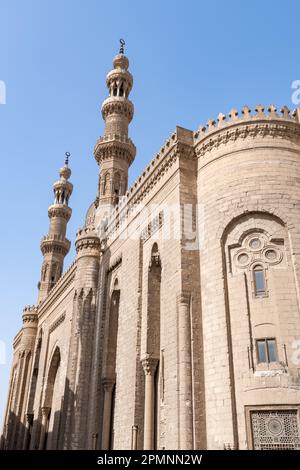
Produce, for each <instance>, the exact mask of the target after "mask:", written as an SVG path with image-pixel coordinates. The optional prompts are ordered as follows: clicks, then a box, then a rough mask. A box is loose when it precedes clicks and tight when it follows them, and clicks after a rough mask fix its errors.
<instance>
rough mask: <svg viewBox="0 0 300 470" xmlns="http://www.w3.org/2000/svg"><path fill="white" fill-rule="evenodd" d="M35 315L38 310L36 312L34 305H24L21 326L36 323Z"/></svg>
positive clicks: (36, 316)
mask: <svg viewBox="0 0 300 470" xmlns="http://www.w3.org/2000/svg"><path fill="white" fill-rule="evenodd" d="M37 313H38V310H37V307H36V306H35V305H26V306H25V307H24V308H23V315H22V319H23V324H26V323H30V324H31V323H37V321H38V315H37Z"/></svg>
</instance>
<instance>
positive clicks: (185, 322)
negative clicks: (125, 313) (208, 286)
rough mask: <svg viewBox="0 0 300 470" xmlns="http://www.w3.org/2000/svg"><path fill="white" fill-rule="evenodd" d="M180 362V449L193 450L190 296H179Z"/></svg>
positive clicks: (186, 294) (185, 294)
mask: <svg viewBox="0 0 300 470" xmlns="http://www.w3.org/2000/svg"><path fill="white" fill-rule="evenodd" d="M177 311H178V362H179V430H180V431H179V449H183V450H189V449H193V408H192V397H193V391H192V353H191V316H190V294H189V293H188V292H181V293H180V294H179V295H178V296H177Z"/></svg>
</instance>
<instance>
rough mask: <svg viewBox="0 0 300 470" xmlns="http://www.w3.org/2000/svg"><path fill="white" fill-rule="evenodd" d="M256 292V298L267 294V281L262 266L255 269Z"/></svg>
mask: <svg viewBox="0 0 300 470" xmlns="http://www.w3.org/2000/svg"><path fill="white" fill-rule="evenodd" d="M253 280H254V292H255V296H256V297H259V296H262V295H265V294H266V279H265V272H264V268H263V267H262V266H261V265H259V264H258V265H256V266H255V267H254V268H253Z"/></svg>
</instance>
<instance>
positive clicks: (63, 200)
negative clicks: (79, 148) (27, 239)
mask: <svg viewBox="0 0 300 470" xmlns="http://www.w3.org/2000/svg"><path fill="white" fill-rule="evenodd" d="M65 157H66V158H65V164H64V166H63V167H62V168H61V169H60V172H59V175H60V179H59V180H58V181H56V182H55V183H54V184H53V191H54V204H52V205H51V206H49V209H48V216H49V219H50V224H49V232H48V235H46V236H45V237H43V238H42V241H41V251H42V253H43V256H44V261H43V265H42V273H41V280H40V282H39V285H38V287H39V297H38V301H39V302H41V301H42V300H43V299H44V298H45V297H46V296H47V294H48V293H49V292H50V290H51V289H52V287H53V286H54V285H55V283H56V282H57V281H58V279H59V278H60V276H61V274H62V271H63V264H64V258H65V256H66V254H67V253H68V252H69V249H70V241H69V240H68V239H67V238H66V231H67V223H68V221H69V219H70V217H71V214H72V209H71V208H70V207H69V205H68V204H69V198H70V196H71V194H72V191H73V185H72V183H71V182H70V181H68V180H69V178H70V176H71V169H70V168H69V157H70V153H69V152H66V153H65Z"/></svg>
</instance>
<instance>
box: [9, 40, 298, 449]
mask: <svg viewBox="0 0 300 470" xmlns="http://www.w3.org/2000/svg"><path fill="white" fill-rule="evenodd" d="M128 66H129V62H128V59H127V57H126V56H125V55H124V51H123V46H122V47H121V50H120V54H118V55H117V56H116V57H115V59H114V69H113V70H112V71H111V72H110V73H109V74H108V76H107V87H108V90H109V97H108V99H107V100H105V101H104V103H103V106H102V115H103V118H104V120H105V133H104V137H101V138H100V139H99V140H98V142H97V143H96V146H95V158H96V161H97V163H98V164H99V165H100V171H99V185H98V192H97V196H96V199H95V201H94V202H93V203H92V205H91V206H90V208H89V210H88V212H87V216H86V221H85V224H84V227H83V228H82V229H80V230H79V232H78V234H77V239H76V243H75V245H76V251H77V257H76V260H75V261H74V263H73V264H72V265H71V266H70V268H69V269H68V270H67V271H66V272H65V273H64V274H62V270H63V260H64V257H65V255H66V253H67V251H68V250H69V242H68V240H67V239H66V237H65V236H66V228H67V221H68V220H69V218H70V216H71V209H70V208H69V206H68V201H69V197H70V195H71V193H72V185H71V183H70V182H69V181H68V179H69V177H70V174H71V171H70V169H69V166H68V161H66V163H65V166H64V167H63V168H62V169H61V171H60V180H59V181H58V182H57V183H55V184H54V193H55V202H54V204H53V205H52V206H50V208H49V218H50V228H49V234H48V235H47V236H46V237H44V238H43V240H42V244H41V248H42V253H43V256H44V261H43V266H42V274H41V281H40V283H39V296H38V302H37V304H36V305H35V306H32V307H26V308H25V309H24V313H23V327H22V329H21V331H20V332H19V333H18V335H17V336H16V338H15V340H14V357H13V364H12V372H11V380H10V385H9V397H8V402H7V410H6V416H5V425H4V430H3V436H2V444H1V445H2V448H6V449H12V448H14V449H44V448H46V449H205V448H207V449H234V448H235V449H236V448H239V449H253V448H255V449H276V448H292V449H300V368H299V367H300V316H299V315H300V287H299V282H300V109H297V110H295V112H294V113H290V111H289V110H288V109H287V108H286V107H284V108H283V109H282V110H281V111H280V112H277V110H276V108H275V107H274V106H270V107H269V108H268V109H267V110H266V111H265V110H264V108H263V107H262V106H257V108H256V110H255V111H254V112H253V113H251V110H250V109H249V108H248V107H247V106H245V107H244V108H243V109H242V112H241V114H238V112H237V111H236V110H235V109H233V110H231V112H230V113H229V116H228V118H226V116H224V115H223V114H220V115H219V116H218V119H217V121H216V122H215V121H214V120H212V119H211V120H209V122H208V124H207V125H206V126H204V127H200V129H199V130H198V131H196V132H192V131H189V130H187V129H183V128H181V127H177V128H176V130H175V132H174V133H173V134H172V135H171V136H170V138H169V139H168V140H167V141H166V143H165V145H164V146H163V147H162V148H161V150H160V152H159V153H158V154H157V155H156V156H155V158H154V159H153V160H152V161H151V162H150V164H149V165H148V167H147V168H146V169H145V171H143V173H142V174H141V175H140V177H139V178H138V179H137V181H136V182H135V183H134V184H133V186H132V187H131V188H130V189H129V190H127V184H128V183H127V182H128V167H129V165H130V164H131V163H132V162H133V160H134V158H135V153H136V151H135V146H134V144H133V143H132V141H131V140H130V138H129V137H128V126H129V123H130V121H131V119H132V117H133V113H134V109H133V104H132V103H131V102H130V101H129V93H130V90H131V88H132V84H133V79H132V75H131V74H130V72H129V71H128Z"/></svg>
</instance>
